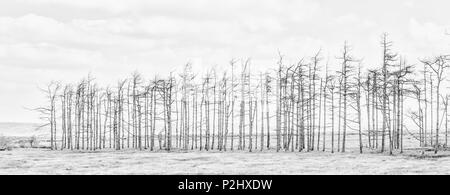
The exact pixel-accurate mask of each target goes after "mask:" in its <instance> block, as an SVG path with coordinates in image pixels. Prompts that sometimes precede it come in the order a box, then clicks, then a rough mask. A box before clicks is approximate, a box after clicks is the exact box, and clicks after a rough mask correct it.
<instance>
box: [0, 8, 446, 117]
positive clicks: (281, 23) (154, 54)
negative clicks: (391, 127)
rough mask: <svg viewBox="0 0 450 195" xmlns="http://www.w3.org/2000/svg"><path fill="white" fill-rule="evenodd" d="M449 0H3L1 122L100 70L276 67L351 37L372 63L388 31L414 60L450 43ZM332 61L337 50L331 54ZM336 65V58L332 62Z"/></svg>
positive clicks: (110, 78) (102, 74)
mask: <svg viewBox="0 0 450 195" xmlns="http://www.w3.org/2000/svg"><path fill="white" fill-rule="evenodd" d="M449 8H450V1H448V0H432V1H426V0H396V1H391V0H377V1H373V0H370V1H369V0H7V1H6V0H3V1H0V122H38V121H39V119H38V117H37V116H36V114H34V113H32V112H30V111H27V110H26V109H24V108H25V107H36V106H39V105H40V104H43V103H44V96H43V95H42V94H40V92H39V90H38V86H45V84H47V83H48V82H50V81H51V80H61V81H63V82H74V81H78V80H79V79H81V78H82V77H83V76H85V75H87V74H88V73H92V74H93V75H95V77H96V78H97V79H98V81H99V82H100V83H108V82H110V83H115V81H116V80H117V79H120V78H124V77H126V76H128V75H130V73H131V72H133V71H134V70H139V71H140V72H142V73H143V75H145V76H147V77H152V76H154V75H155V74H159V75H165V74H168V72H170V71H177V70H178V69H177V68H179V67H180V66H182V65H183V64H185V63H187V62H191V63H193V64H194V67H195V68H196V69H198V70H205V69H206V68H211V67H218V68H220V67H224V66H226V65H227V63H228V61H229V60H230V59H231V58H246V57H251V58H252V59H253V67H255V68H259V69H262V68H267V67H274V66H275V62H276V58H277V50H278V49H279V50H280V51H281V52H282V53H284V54H285V55H286V56H288V58H287V63H289V62H294V61H295V60H298V59H299V58H302V57H306V56H310V55H311V54H312V53H314V52H316V51H317V50H318V49H319V48H322V49H323V51H324V54H323V55H324V57H330V59H334V58H335V56H337V55H338V54H339V51H340V48H341V47H342V45H343V43H344V41H346V40H347V41H348V42H349V43H350V44H351V45H352V47H353V52H354V55H355V56H356V57H359V58H364V64H365V66H368V67H374V66H379V65H380V58H381V50H380V44H379V42H380V36H381V34H382V33H383V32H388V33H389V34H390V35H391V39H392V40H393V41H394V43H395V45H394V48H395V50H396V51H398V52H399V53H400V54H401V55H404V56H406V57H407V58H408V59H409V61H410V63H417V59H418V58H421V57H426V56H429V55H436V54H442V53H447V54H448V53H450V36H445V32H446V29H448V31H450V20H449V18H450V11H449ZM331 61H332V60H331ZM331 65H332V66H333V65H334V66H336V65H337V64H335V63H333V62H331Z"/></svg>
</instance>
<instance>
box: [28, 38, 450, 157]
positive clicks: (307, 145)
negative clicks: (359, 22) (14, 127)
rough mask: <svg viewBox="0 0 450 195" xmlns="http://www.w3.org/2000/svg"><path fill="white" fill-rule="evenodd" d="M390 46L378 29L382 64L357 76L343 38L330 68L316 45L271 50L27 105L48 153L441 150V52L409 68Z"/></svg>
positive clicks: (444, 117) (82, 87) (446, 62)
mask: <svg viewBox="0 0 450 195" xmlns="http://www.w3.org/2000/svg"><path fill="white" fill-rule="evenodd" d="M392 47H393V44H392V42H391V41H389V39H388V35H387V34H384V35H383V36H382V39H381V49H382V51H383V59H382V61H381V65H380V66H379V68H377V69H372V70H365V72H363V70H362V64H363V61H362V60H360V59H357V58H355V57H353V56H352V49H351V47H350V46H349V45H348V44H347V43H345V44H344V46H343V48H342V52H341V54H340V55H339V56H338V57H337V60H338V61H339V64H335V65H333V66H334V67H337V66H339V67H340V68H339V70H335V71H330V70H329V63H328V62H324V59H323V57H322V53H321V51H318V52H317V53H316V55H314V56H313V57H311V58H305V59H302V60H300V61H299V62H297V63H295V64H286V62H285V61H286V60H285V59H284V56H283V55H282V54H281V53H280V54H279V60H278V63H277V68H276V71H274V72H265V73H259V74H255V73H254V72H252V71H251V61H250V60H249V59H248V60H232V61H230V63H229V65H230V67H229V69H231V72H229V73H228V72H222V73H219V72H217V71H215V70H212V71H209V72H208V73H207V74H205V75H198V74H196V73H195V72H194V71H193V70H192V67H191V65H190V64H187V65H186V66H185V67H184V70H183V71H182V73H181V74H178V75H174V74H173V73H171V74H170V75H169V76H168V77H167V78H157V77H155V78H153V79H150V80H145V79H144V78H142V76H141V75H140V74H139V73H137V72H136V73H134V74H133V75H132V76H131V77H130V78H128V79H126V80H121V81H119V82H117V83H116V84H115V85H113V86H109V87H106V88H102V87H100V86H98V84H96V83H95V79H94V78H93V77H91V76H88V77H87V78H86V79H83V80H82V81H80V82H79V83H77V84H67V85H62V84H60V83H58V82H52V83H51V84H49V85H48V86H47V88H46V89H42V90H43V92H45V94H46V95H47V99H48V100H49V101H48V102H49V105H48V106H46V107H41V108H37V109H36V111H38V112H40V113H41V116H42V118H43V119H44V120H45V121H46V122H48V123H47V124H46V125H47V126H49V127H50V146H51V148H52V149H70V150H100V149H116V150H121V149H140V150H144V149H149V150H152V151H153V150H168V151H169V150H173V149H178V150H206V151H209V150H219V151H226V150H248V151H255V150H259V151H262V150H270V149H275V150H276V151H280V150H283V151H330V152H345V151H346V150H347V148H348V145H349V144H350V145H352V146H357V147H356V148H358V149H359V151H360V152H361V153H362V152H363V150H364V149H368V150H378V151H380V152H385V151H388V152H389V153H390V154H392V153H393V152H394V151H399V152H403V151H404V149H405V142H407V143H406V144H409V145H411V144H415V143H417V144H418V145H419V146H420V147H434V149H435V151H436V152H437V151H438V150H439V149H440V148H444V147H447V138H448V128H447V127H448V112H447V111H448V99H449V98H448V97H449V96H448V95H447V94H442V93H441V90H442V88H443V87H445V86H446V82H445V81H446V79H445V76H446V71H447V70H448V69H447V68H448V67H449V66H450V56H446V55H441V56H437V57H433V58H429V59H422V60H421V61H420V63H421V64H422V65H423V66H413V65H409V64H407V62H406V61H405V60H403V59H402V58H401V57H400V56H399V55H398V54H396V53H395V52H394V51H393V49H392ZM418 67H420V68H421V69H422V70H420V71H416V70H415V69H416V68H418ZM239 68H240V71H237V69H239ZM236 72H239V74H237V73H236ZM418 78H421V79H418ZM405 104H406V105H408V106H407V107H406V108H405ZM409 105H412V106H409ZM364 112H365V113H364ZM351 136H353V138H354V139H350V137H351ZM440 136H441V137H440ZM274 144H275V145H274Z"/></svg>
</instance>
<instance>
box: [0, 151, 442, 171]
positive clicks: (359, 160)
mask: <svg viewBox="0 0 450 195" xmlns="http://www.w3.org/2000/svg"><path fill="white" fill-rule="evenodd" d="M0 174H294V175H297V174H450V153H449V152H441V153H440V154H438V155H434V154H433V153H432V152H425V154H424V155H423V154H422V152H421V151H418V150H409V151H406V152H405V154H396V155H393V156H389V155H387V154H359V153H357V152H350V153H345V154H342V153H335V154H331V153H329V152H325V153H323V152H311V153H291V152H289V153H285V152H280V153H275V152H262V153H248V152H226V153H219V152H189V153H185V152H170V153H167V152H149V151H119V152H117V151H101V152H73V151H50V150H46V149H15V150H12V151H3V152H0Z"/></svg>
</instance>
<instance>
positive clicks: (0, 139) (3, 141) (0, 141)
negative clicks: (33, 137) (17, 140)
mask: <svg viewBox="0 0 450 195" xmlns="http://www.w3.org/2000/svg"><path fill="white" fill-rule="evenodd" d="M10 150H12V146H11V141H10V140H9V139H8V138H6V137H5V136H3V135H0V151H10Z"/></svg>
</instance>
